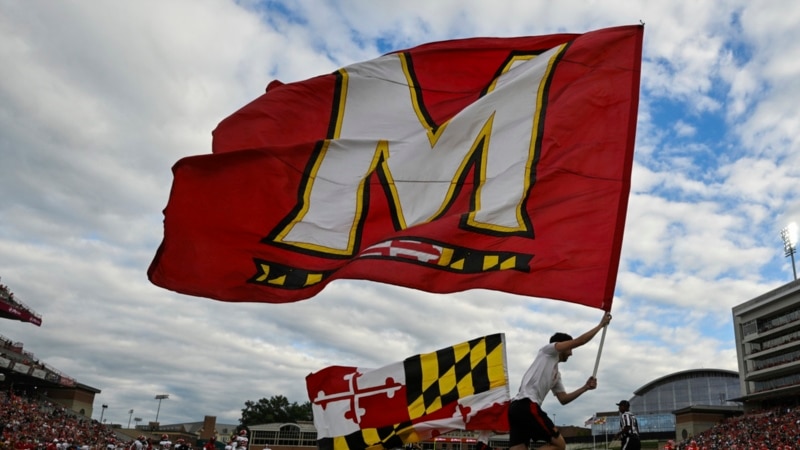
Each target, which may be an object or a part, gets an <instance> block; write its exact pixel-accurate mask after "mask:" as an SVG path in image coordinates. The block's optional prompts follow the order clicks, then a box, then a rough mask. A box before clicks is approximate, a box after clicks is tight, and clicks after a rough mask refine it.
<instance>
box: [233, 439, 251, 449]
mask: <svg viewBox="0 0 800 450" xmlns="http://www.w3.org/2000/svg"><path fill="white" fill-rule="evenodd" d="M247 442H248V439H247V436H236V448H237V449H239V448H247Z"/></svg>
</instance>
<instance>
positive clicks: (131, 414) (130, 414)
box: [128, 409, 133, 429]
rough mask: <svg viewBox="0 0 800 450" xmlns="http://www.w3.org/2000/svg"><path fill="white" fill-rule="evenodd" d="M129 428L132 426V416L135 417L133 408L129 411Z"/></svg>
mask: <svg viewBox="0 0 800 450" xmlns="http://www.w3.org/2000/svg"><path fill="white" fill-rule="evenodd" d="M128 414H129V415H128V429H130V428H131V417H133V410H132V409H131V410H130V411H128Z"/></svg>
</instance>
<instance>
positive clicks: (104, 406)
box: [100, 405, 108, 423]
mask: <svg viewBox="0 0 800 450" xmlns="http://www.w3.org/2000/svg"><path fill="white" fill-rule="evenodd" d="M106 408H108V405H103V407H102V410H101V411H100V423H103V415H104V414H105V413H106Z"/></svg>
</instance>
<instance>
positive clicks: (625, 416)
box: [619, 411, 639, 436]
mask: <svg viewBox="0 0 800 450" xmlns="http://www.w3.org/2000/svg"><path fill="white" fill-rule="evenodd" d="M619 429H620V433H622V435H623V436H630V435H632V434H635V435H637V436H638V435H639V422H638V421H637V420H636V416H634V415H633V413H631V412H630V411H625V412H624V413H622V414H620V415H619ZM626 430H628V431H626Z"/></svg>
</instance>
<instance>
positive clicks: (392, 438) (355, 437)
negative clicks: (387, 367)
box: [317, 334, 508, 450]
mask: <svg viewBox="0 0 800 450" xmlns="http://www.w3.org/2000/svg"><path fill="white" fill-rule="evenodd" d="M403 368H404V371H405V376H406V399H407V401H408V412H409V417H410V418H411V420H410V421H407V422H404V423H400V424H396V425H391V426H386V427H381V428H366V429H361V430H359V431H357V432H354V433H351V434H349V435H347V436H338V437H333V438H323V439H320V440H318V441H317V446H318V448H319V449H320V450H384V449H394V448H399V447H402V446H403V445H405V444H406V443H408V442H419V441H420V440H421V439H420V436H418V435H417V432H416V430H415V429H414V423H417V422H420V421H424V420H425V416H426V415H428V414H433V413H435V412H436V411H438V410H439V409H441V408H442V407H445V406H447V405H449V404H451V403H452V402H455V401H457V400H458V399H459V398H464V397H468V396H471V395H475V394H480V393H482V392H486V391H489V390H491V389H495V388H498V387H502V386H506V385H507V384H508V377H507V375H506V373H507V372H506V366H505V348H504V337H503V334H493V335H490V336H484V337H482V338H478V339H473V340H471V341H469V342H464V343H461V344H457V345H454V346H452V347H448V348H444V349H441V350H438V351H436V352H433V353H426V354H422V355H416V356H412V357H410V358H408V359H406V360H405V361H403Z"/></svg>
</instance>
